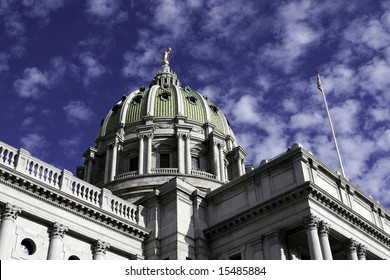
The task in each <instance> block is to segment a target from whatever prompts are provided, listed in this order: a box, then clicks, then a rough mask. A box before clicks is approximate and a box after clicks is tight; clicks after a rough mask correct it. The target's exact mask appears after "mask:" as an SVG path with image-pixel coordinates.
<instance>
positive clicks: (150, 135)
mask: <svg viewBox="0 0 390 280" xmlns="http://www.w3.org/2000/svg"><path fill="white" fill-rule="evenodd" d="M153 137H154V133H153V131H149V132H142V133H141V132H139V133H138V138H139V139H143V138H147V139H149V138H152V139H153Z"/></svg>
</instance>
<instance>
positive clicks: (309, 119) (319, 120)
mask: <svg viewBox="0 0 390 280" xmlns="http://www.w3.org/2000/svg"><path fill="white" fill-rule="evenodd" d="M323 124H324V119H323V117H322V116H321V114H319V113H311V114H310V113H297V114H295V115H293V116H292V117H291V119H290V127H291V128H293V129H307V128H315V127H318V126H321V125H323Z"/></svg>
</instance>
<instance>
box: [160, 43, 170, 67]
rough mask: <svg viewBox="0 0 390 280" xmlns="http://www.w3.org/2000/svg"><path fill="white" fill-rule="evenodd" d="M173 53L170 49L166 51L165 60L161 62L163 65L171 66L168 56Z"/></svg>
mask: <svg viewBox="0 0 390 280" xmlns="http://www.w3.org/2000/svg"><path fill="white" fill-rule="evenodd" d="M171 51H172V49H171V48H170V47H169V48H168V49H166V50H165V51H164V55H163V58H162V60H161V62H162V64H163V65H169V61H168V55H169V53H170V52H171Z"/></svg>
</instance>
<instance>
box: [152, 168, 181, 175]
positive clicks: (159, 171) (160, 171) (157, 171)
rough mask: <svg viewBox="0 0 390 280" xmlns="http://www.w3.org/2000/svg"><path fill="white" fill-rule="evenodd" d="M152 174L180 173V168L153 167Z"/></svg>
mask: <svg viewBox="0 0 390 280" xmlns="http://www.w3.org/2000/svg"><path fill="white" fill-rule="evenodd" d="M151 173H152V174H177V173H179V169H178V168H153V169H152V170H151Z"/></svg>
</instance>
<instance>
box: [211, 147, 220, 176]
mask: <svg viewBox="0 0 390 280" xmlns="http://www.w3.org/2000/svg"><path fill="white" fill-rule="evenodd" d="M212 145H213V168H214V175H215V177H216V179H217V180H218V181H220V180H221V171H220V165H219V164H220V161H219V150H218V142H216V141H213V142H212Z"/></svg>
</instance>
